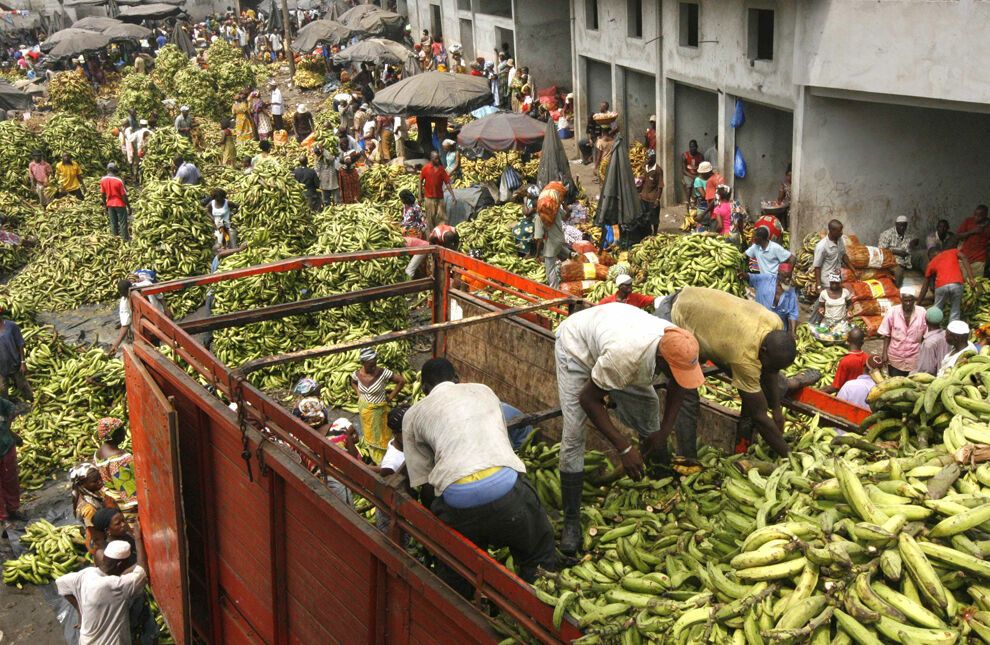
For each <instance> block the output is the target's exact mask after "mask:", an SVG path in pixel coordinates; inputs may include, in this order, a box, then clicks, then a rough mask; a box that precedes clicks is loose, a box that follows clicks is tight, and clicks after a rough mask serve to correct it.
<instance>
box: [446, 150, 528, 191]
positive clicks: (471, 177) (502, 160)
mask: <svg viewBox="0 0 990 645" xmlns="http://www.w3.org/2000/svg"><path fill="white" fill-rule="evenodd" d="M534 161H536V165H534V166H532V168H530V167H529V166H526V167H524V164H523V161H522V155H521V154H520V153H518V152H516V151H514V150H513V151H511V152H496V153H495V154H494V155H492V156H490V157H486V158H484V159H469V158H467V157H461V177H460V178H459V179H458V180H457V181H456V182H454V186H456V187H457V188H464V187H466V186H474V185H475V184H498V182H499V180H500V179H501V177H502V172H504V171H505V169H506V168H508V167H509V166H512V167H513V168H515V169H516V170H517V171H519V174H520V175H522V176H523V177H532V176H535V175H536V167H537V166H538V165H539V160H538V159H537V160H534Z"/></svg>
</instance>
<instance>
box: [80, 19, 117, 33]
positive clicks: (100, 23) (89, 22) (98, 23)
mask: <svg viewBox="0 0 990 645" xmlns="http://www.w3.org/2000/svg"><path fill="white" fill-rule="evenodd" d="M120 24H123V23H121V22H120V21H119V20H116V19H114V18H105V17H103V16H86V17H85V18H80V19H79V20H77V21H75V22H74V23H72V28H73V29H88V30H89V31H100V32H102V31H104V30H105V29H109V28H110V27H113V26H115V25H120Z"/></svg>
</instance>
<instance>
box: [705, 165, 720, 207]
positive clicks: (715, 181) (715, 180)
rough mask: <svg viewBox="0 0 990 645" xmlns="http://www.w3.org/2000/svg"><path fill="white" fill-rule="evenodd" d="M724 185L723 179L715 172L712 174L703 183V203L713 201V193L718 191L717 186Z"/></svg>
mask: <svg viewBox="0 0 990 645" xmlns="http://www.w3.org/2000/svg"><path fill="white" fill-rule="evenodd" d="M724 183H725V178H724V177H722V175H720V174H718V173H717V172H713V173H712V176H711V177H709V178H708V181H706V182H705V201H706V202H710V201H712V200H713V199H715V191H716V190H717V189H718V187H719V184H724Z"/></svg>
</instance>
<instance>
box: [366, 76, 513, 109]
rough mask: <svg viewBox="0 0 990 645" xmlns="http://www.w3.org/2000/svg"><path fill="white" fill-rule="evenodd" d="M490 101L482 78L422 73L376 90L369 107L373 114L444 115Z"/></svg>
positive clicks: (486, 84)
mask: <svg viewBox="0 0 990 645" xmlns="http://www.w3.org/2000/svg"><path fill="white" fill-rule="evenodd" d="M493 100H494V98H493V97H492V92H491V87H490V85H489V83H488V80H487V79H485V78H482V77H480V76H469V75H468V74H445V73H443V72H425V73H423V74H417V75H415V76H411V77H409V78H404V79H402V80H401V81H399V82H398V83H395V84H393V85H389V86H388V87H386V88H385V89H382V90H379V91H378V92H377V93H376V94H375V99H374V100H373V101H372V102H371V109H372V110H373V111H374V112H375V113H376V114H401V115H406V116H423V117H438V118H444V117H451V116H457V115H460V114H467V113H468V112H470V111H471V110H476V109H477V108H479V107H481V106H482V105H488V104H490V103H492V102H493Z"/></svg>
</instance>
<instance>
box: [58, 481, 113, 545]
mask: <svg viewBox="0 0 990 645" xmlns="http://www.w3.org/2000/svg"><path fill="white" fill-rule="evenodd" d="M69 481H70V482H71V485H72V512H73V514H74V515H75V516H76V519H78V520H79V521H80V522H82V523H83V526H84V527H85V528H86V548H87V550H88V551H89V553H90V554H91V555H92V554H93V553H94V552H95V550H96V549H95V545H94V543H93V516H94V515H96V512H97V511H99V510H100V509H101V508H112V507H113V505H114V504H113V501H111V500H110V499H109V498H108V497H106V496H105V495H104V494H103V478H102V477H101V476H100V470H99V469H98V468H97V467H96V466H94V465H93V464H91V463H82V464H79V465H78V466H76V467H75V468H73V469H72V470H70V471H69Z"/></svg>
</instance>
